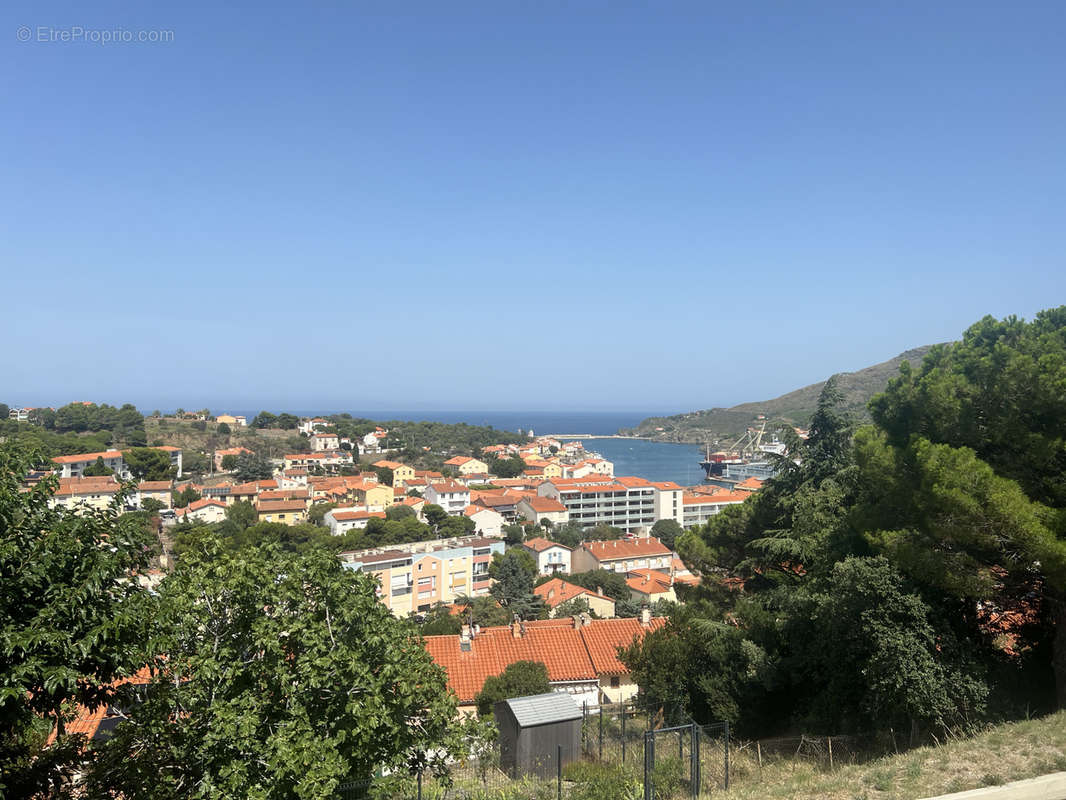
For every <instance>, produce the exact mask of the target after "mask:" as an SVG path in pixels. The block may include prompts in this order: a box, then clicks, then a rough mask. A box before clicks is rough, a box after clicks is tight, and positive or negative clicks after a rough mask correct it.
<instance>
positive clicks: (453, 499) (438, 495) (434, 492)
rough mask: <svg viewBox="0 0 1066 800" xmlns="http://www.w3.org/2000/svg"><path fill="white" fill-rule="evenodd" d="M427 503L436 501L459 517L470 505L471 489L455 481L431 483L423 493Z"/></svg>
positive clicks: (435, 502)
mask: <svg viewBox="0 0 1066 800" xmlns="http://www.w3.org/2000/svg"><path fill="white" fill-rule="evenodd" d="M422 496H423V497H424V498H425V500H426V502H427V503H434V504H436V505H438V506H440V507H441V508H443V509H444V510H445V511H447V512H448V513H449V514H450V515H451V516H453V517H457V516H459V515H460V514H462V513H463V512H464V511H466V507H467V506H468V505H470V490H469V489H468V488H467V487H465V486H463V485H462V484H461V483H456V482H455V481H443V482H442V483H431V484H429V486H427V487H426V491H425V493H424V494H423V495H422Z"/></svg>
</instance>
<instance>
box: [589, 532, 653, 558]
mask: <svg viewBox="0 0 1066 800" xmlns="http://www.w3.org/2000/svg"><path fill="white" fill-rule="evenodd" d="M581 546H582V547H584V548H585V549H586V550H588V551H589V552H590V553H592V555H594V556H596V558H597V560H599V561H614V560H616V559H620V558H640V557H641V556H668V555H670V553H671V550H670V548H669V547H667V546H666V545H664V544H663V543H662V542H660V541H659V540H658V539H656V538H655V537H654V536H648V537H646V538H640V537H638V538H636V539H608V540H607V541H605V542H585V543H584V544H582V545H581Z"/></svg>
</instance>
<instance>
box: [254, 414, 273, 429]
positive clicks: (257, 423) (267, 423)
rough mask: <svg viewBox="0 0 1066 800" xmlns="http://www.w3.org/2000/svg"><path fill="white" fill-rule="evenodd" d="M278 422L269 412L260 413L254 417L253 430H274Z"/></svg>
mask: <svg viewBox="0 0 1066 800" xmlns="http://www.w3.org/2000/svg"><path fill="white" fill-rule="evenodd" d="M277 421H278V418H277V417H276V416H275V415H274V414H271V413H270V412H269V411H260V412H259V413H258V414H256V415H255V416H254V417H252V422H251V426H252V427H253V428H273V427H275V426H276V425H277Z"/></svg>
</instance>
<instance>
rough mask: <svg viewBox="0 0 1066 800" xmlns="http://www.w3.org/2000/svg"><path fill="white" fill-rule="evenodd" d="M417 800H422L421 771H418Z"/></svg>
mask: <svg viewBox="0 0 1066 800" xmlns="http://www.w3.org/2000/svg"><path fill="white" fill-rule="evenodd" d="M418 800H422V770H419V771H418Z"/></svg>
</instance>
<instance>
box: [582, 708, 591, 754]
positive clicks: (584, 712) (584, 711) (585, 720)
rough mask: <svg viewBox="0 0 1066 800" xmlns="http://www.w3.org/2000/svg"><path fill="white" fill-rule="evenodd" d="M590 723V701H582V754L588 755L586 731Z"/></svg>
mask: <svg viewBox="0 0 1066 800" xmlns="http://www.w3.org/2000/svg"><path fill="white" fill-rule="evenodd" d="M588 721H589V701H588V700H582V701H581V754H582V755H588V752H589V748H588V731H586V730H585V728H586V727H587V723H588Z"/></svg>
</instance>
